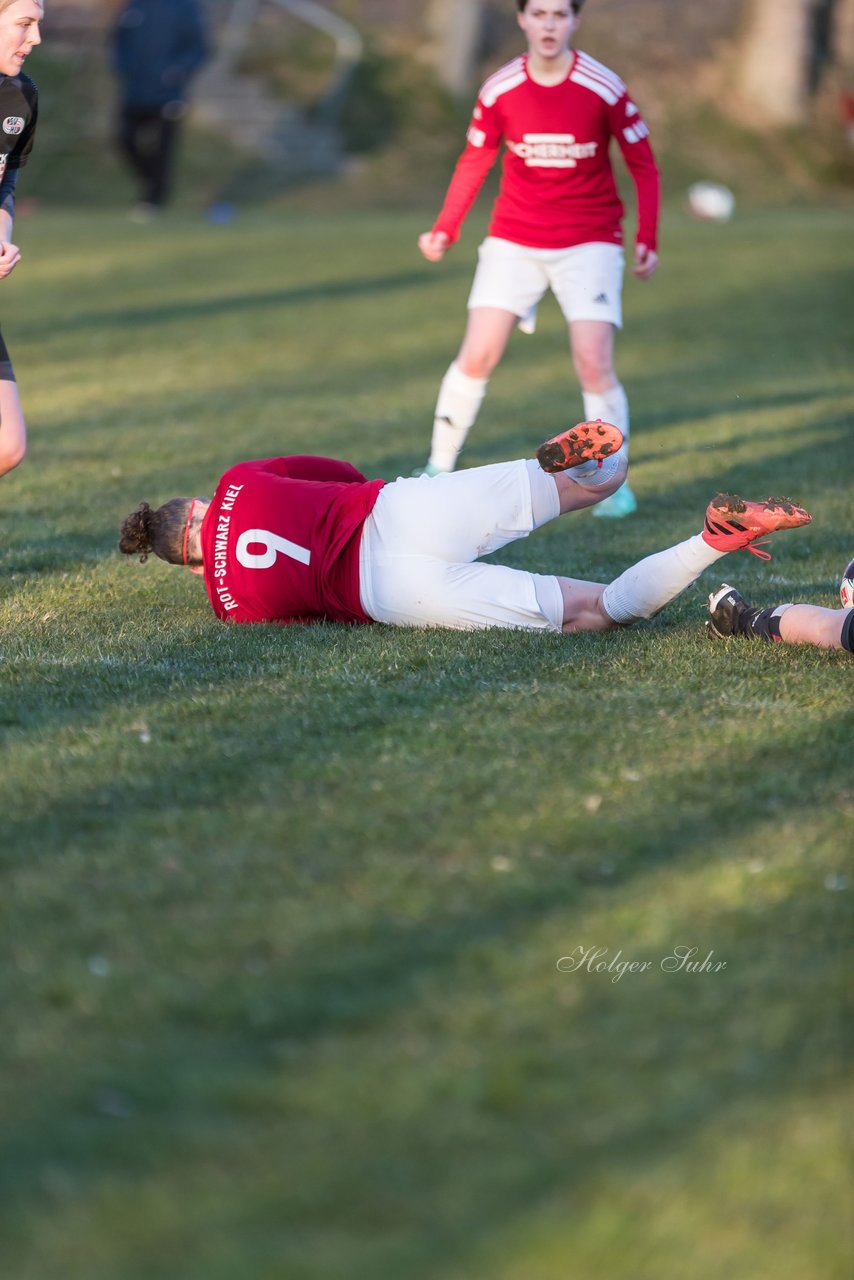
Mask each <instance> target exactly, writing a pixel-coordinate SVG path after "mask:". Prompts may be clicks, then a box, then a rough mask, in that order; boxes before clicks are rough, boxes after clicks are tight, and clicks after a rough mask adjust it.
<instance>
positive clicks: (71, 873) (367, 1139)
mask: <svg viewBox="0 0 854 1280" xmlns="http://www.w3.org/2000/svg"><path fill="white" fill-rule="evenodd" d="M427 217H428V215H427V214H426V213H425V215H424V216H416V215H408V214H407V215H404V214H401V215H391V214H386V215H380V214H373V215H369V214H360V215H358V216H353V215H351V214H346V213H345V212H343V211H342V212H340V213H335V212H334V211H331V212H328V213H325V214H323V215H322V216H312V215H310V214H302V213H299V212H295V211H294V209H293V208H290V209H289V208H288V206H283V207H282V208H281V209H280V210H278V211H275V212H274V211H268V212H266V213H262V212H258V213H255V214H247V215H245V216H244V217H242V218H240V219H238V221H237V222H235V223H234V224H233V225H232V226H230V227H213V226H210V225H209V224H207V223H204V222H197V221H194V220H193V219H192V218H191V217H190V216H189V215H185V214H180V215H173V216H172V217H170V218H168V219H166V220H164V221H163V223H162V224H160V225H157V226H153V227H147V228H131V227H130V226H127V225H125V223H124V222H123V221H121V220H120V218H119V216H118V215H112V216H109V215H106V214H102V215H98V216H89V215H86V216H84V215H83V214H80V215H72V214H61V213H54V214H45V215H43V216H42V217H40V218H37V219H33V220H31V221H30V222H21V223H20V224H19V227H18V237H17V238H18V240H19V242H20V243H21V245H22V247H23V249H24V253H25V260H24V261H23V262H22V264H21V266H20V268H19V270H18V271H17V272H16V274H15V276H14V277H13V278H12V279H11V280H10V281H9V282H8V283H6V284H4V285H3V297H4V335H5V337H6V339H7V342H8V344H9V346H10V349H11V351H12V355H13V358H14V361H15V365H16V370H17V372H18V377H19V381H20V384H21V389H22V395H23V398H24V400H25V404H26V408H27V413H28V419H29V423H30V429H31V451H30V455H29V458H28V460H27V462H26V464H25V465H24V466H23V467H22V468H21V469H20V470H19V471H17V472H16V473H14V474H13V475H11V476H9V477H7V478H5V479H4V480H3V481H2V483H0V688H2V700H0V734H2V741H3V747H4V758H3V766H2V783H0V801H1V802H2V812H3V839H2V851H1V852H0V870H1V871H2V898H1V899H0V901H1V902H2V908H0V910H2V950H3V957H2V964H0V1003H1V1004H2V1008H3V1011H4V1018H3V1035H2V1037H0V1076H2V1080H3V1085H4V1088H3V1094H2V1097H0V1134H2V1148H3V1160H2V1172H0V1221H2V1228H3V1235H4V1244H5V1250H4V1253H5V1258H6V1262H5V1265H4V1274H6V1275H8V1276H10V1277H11V1276H14V1277H15V1280H59V1278H61V1280H339V1278H344V1280H398V1278H401V1280H402V1278H403V1277H406V1280H566V1278H567V1277H572V1280H575V1278H576V1277H578V1278H579V1280H593V1278H594V1277H595V1278H596V1280H684V1277H690V1280H807V1278H809V1280H836V1278H837V1277H842V1276H843V1275H845V1274H847V1263H848V1260H849V1257H850V1250H851V1244H852V1241H851V1233H850V1219H849V1217H848V1215H847V1209H848V1203H849V1200H850V1193H851V1190H852V1184H851V1177H850V1168H849V1164H848V1157H849V1156H850V1149H849V1146H848V1144H847V1141H846V1134H845V1130H844V1127H843V1124H842V1120H841V1117H842V1115H843V1113H844V1109H845V1104H846V1098H845V1063H846V1057H845V1044H844V1028H843V1014H844V1007H845V1006H844V996H843V991H844V978H845V971H846V966H848V967H850V951H848V950H847V943H846V938H847V937H848V936H850V930H851V915H850V905H849V904H850V898H851V875H852V870H851V867H850V863H849V865H848V866H846V851H847V848H848V846H850V838H849V836H848V832H849V829H850V823H851V815H852V785H851V776H850V761H851V738H852V734H851V715H850V708H851V677H852V665H851V658H850V656H849V655H846V654H839V653H822V652H819V651H817V650H813V649H808V648H805V649H795V648H783V647H780V646H778V647H762V646H749V645H743V646H739V645H737V644H723V645H712V644H711V643H710V642H708V641H707V639H706V637H705V635H704V633H703V630H702V616H703V603H704V599H705V594H706V593H707V592H708V591H709V590H710V589H711V588H712V587H714V586H716V585H717V583H718V581H720V578H721V574H720V572H717V573H716V572H713V571H710V572H709V573H707V574H706V575H704V578H703V580H702V581H701V582H700V583H699V584H698V585H697V586H696V587H695V588H693V589H692V590H690V591H689V592H687V593H686V595H685V596H684V597H683V598H682V599H681V600H680V601H678V602H677V603H676V604H675V605H674V606H672V607H671V608H670V609H669V610H667V611H666V612H665V613H664V614H662V615H661V616H660V617H659V618H658V619H656V620H655V621H654V622H652V623H649V624H645V625H643V626H640V627H638V628H637V629H636V630H634V631H628V632H621V633H619V634H615V635H609V636H604V637H578V638H563V637H542V636H526V635H518V634H500V633H494V634H480V635H464V634H457V633H439V632H436V633H432V632H423V633H418V632H410V631H394V630H386V629H383V628H379V627H377V628H352V629H349V628H343V627H336V626H331V625H329V626H319V627H315V628H303V629H296V628H295V629H276V628H264V627H258V628H242V629H241V628H233V629H232V628H226V627H223V626H222V625H221V624H220V623H218V622H217V621H216V620H215V619H214V618H213V615H212V614H211V613H210V611H209V609H208V607H207V605H206V602H205V598H204V594H203V591H202V589H201V587H200V584H199V583H198V581H197V580H196V579H192V578H190V576H189V575H184V574H181V573H180V572H179V571H177V570H174V569H170V568H169V567H168V566H165V565H162V564H160V563H159V562H157V563H152V564H148V565H146V566H144V567H143V566H140V565H138V564H136V563H132V562H123V561H122V560H121V558H120V557H119V556H118V554H117V552H116V551H115V540H116V530H117V526H118V524H119V522H120V521H121V519H122V518H123V516H124V515H125V514H126V513H127V512H128V511H129V510H130V509H131V508H132V506H134V505H135V504H136V503H137V502H138V501H139V500H140V499H142V498H145V499H148V500H149V501H152V502H155V501H162V500H165V499H166V498H168V497H171V496H173V495H174V494H175V493H182V492H193V493H200V494H205V493H210V491H211V489H212V486H213V482H214V481H215V479H216V478H217V476H218V475H219V474H220V472H221V471H222V470H223V469H224V468H225V467H227V466H228V465H229V464H231V463H232V462H233V461H235V460H237V459H240V458H244V457H252V456H264V455H267V454H271V453H276V452H285V453H287V452H303V451H307V450H311V451H317V452H328V453H331V454H336V455H339V456H340V455H343V456H346V457H348V458H350V459H351V460H352V461H354V462H355V463H357V464H358V465H359V466H361V467H362V468H363V470H365V471H366V472H367V473H368V474H379V475H384V476H389V477H393V476H394V475H396V474H398V472H399V471H402V470H408V469H410V468H411V467H412V466H413V465H415V464H416V463H418V462H420V461H422V460H423V458H424V456H425V450H426V446H427V440H428V435H429V423H430V418H431V412H432V405H433V401H434V398H435V393H436V388H437V385H438V381H439V378H440V376H441V373H442V371H443V370H444V368H445V367H446V365H447V362H448V360H449V359H450V357H451V355H452V354H453V351H454V349H455V346H456V343H457V341H458V337H459V333H460V330H461V326H462V322H463V308H464V301H465V296H466V292H467V288H468V282H469V275H470V270H471V266H472V258H473V247H474V245H475V243H476V239H477V227H475V226H471V227H469V228H468V230H467V233H466V236H465V238H464V242H463V244H462V245H461V246H460V247H459V249H458V250H456V251H455V254H454V255H453V257H449V259H448V261H447V262H446V263H445V264H444V265H443V266H442V267H440V268H438V269H431V268H429V267H427V265H426V264H423V263H421V261H420V260H419V259H418V257H417V254H416V251H415V239H416V236H417V233H418V231H419V230H421V229H422V228H423V226H424V225H427ZM663 242H664V254H663V262H664V265H663V268H662V271H661V274H660V276H659V277H658V278H657V279H656V280H655V281H654V282H653V283H651V284H649V285H648V286H640V285H637V284H635V283H630V284H629V285H628V286H627V289H626V297H625V302H626V312H627V328H626V331H625V332H624V334H623V335H622V337H621V339H620V343H619V369H620V372H621V375H622V377H623V380H624V382H625V383H626V385H627V387H628V389H629V393H630V397H631V402H632V407H633V421H634V429H635V435H634V440H633V484H634V487H635V489H636V491H637V493H638V496H639V499H640V503H641V505H640V510H639V513H638V515H637V516H636V517H635V518H633V519H632V521H631V522H627V523H619V524H615V525H611V524H607V523H605V522H602V521H595V520H592V519H591V518H590V517H589V515H586V514H583V515H579V516H577V517H575V518H572V517H569V518H567V519H566V520H565V521H564V522H563V523H560V522H558V523H557V524H554V525H552V526H550V527H549V528H547V529H544V530H541V531H540V532H539V533H537V534H536V535H534V536H533V537H532V538H531V539H529V540H528V541H526V542H524V543H522V544H517V545H516V546H514V547H513V548H511V549H509V550H508V552H507V553H506V555H507V558H509V559H511V560H512V562H513V563H514V564H518V565H527V566H531V567H534V568H536V569H539V570H545V571H564V572H568V573H571V574H575V575H578V576H590V577H594V578H599V579H607V578H608V577H610V576H613V575H614V574H615V573H616V572H618V571H619V570H620V569H621V568H623V567H624V566H625V565H627V564H628V563H630V562H632V561H633V560H634V559H636V558H638V557H639V556H641V555H643V554H646V553H647V552H650V551H653V550H655V549H657V548H659V547H660V546H663V545H667V544H669V543H671V542H673V541H675V540H678V539H680V538H682V537H684V536H686V535H688V534H689V533H692V532H694V531H696V530H697V528H698V527H699V521H700V518H701V514H702V511H703V509H704V507H705V504H706V502H707V501H708V498H709V497H710V495H711V494H712V493H713V492H715V491H716V490H717V489H718V488H735V489H737V490H739V491H741V492H743V493H747V494H749V495H755V496H763V495H764V494H766V493H778V492H784V493H790V494H791V495H792V496H793V497H796V498H797V499H798V500H800V501H802V502H804V503H805V504H806V505H807V506H808V507H809V508H810V509H811V510H812V511H813V513H814V523H813V524H812V525H811V526H810V527H809V528H807V529H805V530H802V531H799V532H797V533H792V534H783V535H781V536H780V537H778V538H776V539H775V540H774V546H773V550H774V560H773V562H772V563H771V564H770V565H768V566H766V565H762V564H760V563H759V562H758V561H754V560H753V559H752V558H751V557H748V556H746V555H744V556H739V557H734V558H733V559H732V560H731V561H730V562H727V563H726V564H725V565H724V566H723V573H724V574H725V575H726V576H727V577H729V578H730V580H734V581H735V582H736V584H737V585H739V586H740V588H741V589H742V590H743V591H744V593H745V594H747V595H748V596H750V597H753V598H755V599H756V600H757V601H759V602H761V603H765V604H770V603H776V602H778V601H779V600H781V599H786V598H793V597H794V598H798V599H802V600H806V601H811V602H814V603H817V604H823V605H832V604H834V602H835V600H836V593H837V584H838V578H839V574H840V571H841V570H842V568H843V567H844V565H845V563H846V562H847V560H848V559H849V558H850V556H851V555H852V554H854V545H852V542H851V537H852V530H851V497H850V494H851V462H852V418H853V417H854V372H852V366H851V361H850V353H851V349H852V338H854V332H852V330H854V320H852V312H851V302H850V300H851V297H852V286H853V285H854V281H852V272H851V269H850V262H851V259H850V210H847V211H846V210H842V211H836V212H834V211H832V210H825V211H822V210H811V211H807V210H797V209H793V210H787V211H785V212H781V213H774V214H770V213H762V212H761V211H757V212H754V213H751V214H749V215H747V216H744V217H742V218H739V219H737V220H736V221H734V222H733V223H732V224H731V225H730V226H726V227H707V226H699V225H696V224H693V223H689V222H687V221H686V220H685V219H684V218H683V217H682V216H681V215H680V214H679V212H678V210H675V209H674V210H672V211H670V212H669V214H668V216H667V219H666V225H665V230H664V237H663ZM579 411H580V401H579V397H578V393H577V388H576V387H575V385H574V383H573V380H572V375H571V370H570V366H569V361H568V358H567V354H566V344H565V334H564V333H563V332H562V325H561V322H560V319H559V317H558V314H557V311H556V308H555V307H554V305H553V304H549V305H547V306H544V308H543V313H542V317H541V326H540V332H539V333H538V334H537V336H536V337H535V338H533V339H524V338H517V339H515V340H514V342H513V344H512V347H511V351H510V353H509V354H508V357H507V359H506V361H505V363H504V364H503V365H502V367H501V369H500V370H499V371H498V373H497V374H496V376H495V378H494V380H493V384H492V387H491V389H490V395H489V398H488V401H487V404H486V406H485V409H484V412H483V415H482V419H481V422H480V423H479V424H478V426H477V428H476V430H475V432H474V433H473V435H472V439H471V446H470V448H469V450H468V451H467V462H468V463H469V464H474V463H480V462H487V461H494V460H498V459H503V458H506V457H512V456H518V455H521V454H523V453H527V452H530V451H531V449H532V448H533V447H534V446H535V445H536V444H537V443H539V441H540V440H541V439H542V438H543V436H544V435H545V434H546V433H547V432H550V431H551V430H553V429H554V427H555V426H556V425H559V424H561V423H564V422H566V421H568V420H571V419H573V418H575V417H576V416H578V415H579ZM603 526H604V527H603ZM846 877H847V878H846ZM846 890H847V891H846ZM579 945H584V946H598V947H603V948H608V949H609V957H611V956H613V955H614V954H615V953H616V952H617V951H622V953H623V958H625V959H638V960H649V961H652V965H651V968H650V969H649V970H648V971H646V972H644V973H636V974H626V975H625V976H624V977H623V978H622V980H620V981H618V982H612V981H611V976H609V975H608V974H606V973H587V972H583V973H574V974H569V973H562V972H559V971H558V969H557V967H556V965H557V961H558V959H559V958H560V957H562V956H566V955H568V954H570V953H571V952H572V951H573V949H574V948H576V947H577V946H579ZM678 945H688V946H696V947H697V948H698V949H699V958H703V957H704V956H705V955H706V954H707V952H708V951H713V952H714V958H715V959H716V960H722V961H725V962H726V968H725V969H724V970H722V971H721V972H718V973H703V974H690V973H686V972H680V973H667V972H663V971H662V969H661V967H660V961H661V959H662V958H664V957H666V956H667V955H668V954H669V953H670V952H671V951H672V949H673V948H674V947H675V946H678Z"/></svg>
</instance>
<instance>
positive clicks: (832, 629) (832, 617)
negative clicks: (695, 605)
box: [706, 582, 854, 653]
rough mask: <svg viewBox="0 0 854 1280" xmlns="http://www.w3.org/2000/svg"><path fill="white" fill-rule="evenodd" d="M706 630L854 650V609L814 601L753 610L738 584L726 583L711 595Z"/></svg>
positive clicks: (715, 634)
mask: <svg viewBox="0 0 854 1280" xmlns="http://www.w3.org/2000/svg"><path fill="white" fill-rule="evenodd" d="M706 629H707V631H708V632H709V635H712V636H717V637H719V638H725V637H728V636H742V637H752V638H753V639H756V640H766V641H774V640H777V641H782V643H783V644H814V645H817V646H818V647H819V648H820V649H847V650H848V651H849V653H851V652H854V609H850V608H849V609H822V608H821V607H820V606H819V605H815V604H778V605H773V606H772V607H771V608H770V609H754V608H753V606H752V605H750V604H748V603H747V601H746V600H745V598H744V596H743V595H741V594H740V593H739V592H738V591H736V589H735V587H730V586H728V585H727V583H725V582H724V583H722V585H721V586H720V587H718V589H717V591H713V592H712V594H711V595H710V596H709V617H708V621H707V622H706Z"/></svg>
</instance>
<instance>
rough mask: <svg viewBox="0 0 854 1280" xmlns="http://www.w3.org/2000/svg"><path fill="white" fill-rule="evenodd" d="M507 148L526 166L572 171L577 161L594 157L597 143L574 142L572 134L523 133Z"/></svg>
mask: <svg viewBox="0 0 854 1280" xmlns="http://www.w3.org/2000/svg"><path fill="white" fill-rule="evenodd" d="M507 146H508V147H509V148H510V150H511V151H512V152H513V154H514V156H518V157H519V159H520V160H524V161H525V164H526V165H530V166H535V167H537V168H540V169H574V168H575V167H576V165H577V164H578V161H579V160H586V159H588V158H589V157H590V156H595V154H596V149H597V147H598V146H599V144H598V142H576V141H575V134H574V133H525V134H523V135H522V141H521V142H511V141H510V140H509V139H508V141H507Z"/></svg>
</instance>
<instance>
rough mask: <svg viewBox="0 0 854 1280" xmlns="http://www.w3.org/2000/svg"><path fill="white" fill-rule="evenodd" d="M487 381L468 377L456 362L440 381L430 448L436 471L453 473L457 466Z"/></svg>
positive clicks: (486, 379) (481, 401) (431, 461)
mask: <svg viewBox="0 0 854 1280" xmlns="http://www.w3.org/2000/svg"><path fill="white" fill-rule="evenodd" d="M488 382H489V379H488V378H470V377H469V376H468V374H466V373H463V372H462V370H461V369H460V368H459V366H458V365H457V362H456V360H455V361H454V362H453V363H452V364H451V365H450V367H449V369H448V371H447V373H446V374H445V376H444V378H443V379H442V385H441V386H440V388H439V398H438V400H437V401H436V413H435V417H434V418H433V441H432V445H431V448H430V464H431V466H434V467H436V469H437V470H438V471H453V469H454V467H455V466H456V465H457V458H458V457H459V456H460V450H461V449H462V447H463V445H464V444H465V442H466V436H467V435H468V433H469V431H470V430H471V428H472V427H473V426H474V422H475V419H476V418H477V415H478V411H479V410H480V406H481V405H482V404H483V397H484V396H485V395H486V388H487V384H488Z"/></svg>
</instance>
